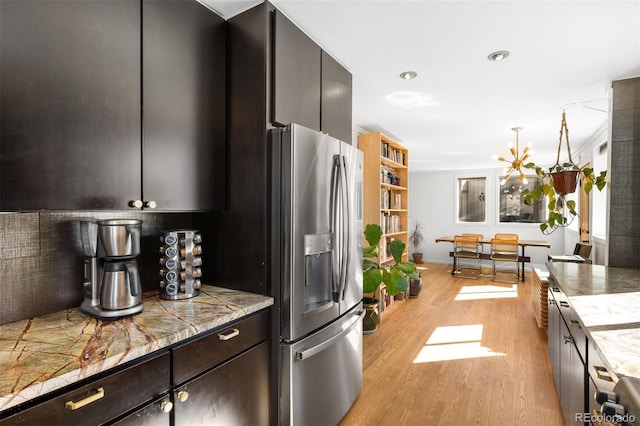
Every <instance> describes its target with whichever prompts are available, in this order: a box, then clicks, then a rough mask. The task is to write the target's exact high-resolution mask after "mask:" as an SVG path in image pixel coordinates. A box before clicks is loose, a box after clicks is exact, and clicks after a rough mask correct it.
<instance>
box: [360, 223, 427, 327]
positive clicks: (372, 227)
mask: <svg viewBox="0 0 640 426" xmlns="http://www.w3.org/2000/svg"><path fill="white" fill-rule="evenodd" d="M364 236H365V239H366V240H367V243H368V244H369V246H368V247H365V248H364V249H363V252H362V257H363V259H362V281H363V293H364V294H365V296H364V298H363V304H364V307H365V310H366V314H365V317H364V322H363V324H364V325H363V332H364V333H365V334H369V333H373V332H375V331H376V330H377V329H378V323H379V321H380V312H379V300H377V299H376V298H375V297H374V293H375V291H376V290H377V289H378V287H379V286H380V284H381V283H383V282H384V283H385V285H386V287H387V293H388V294H389V295H390V296H395V295H397V294H398V293H400V292H406V291H407V288H408V286H409V284H408V281H407V278H415V279H418V278H419V277H420V275H419V274H418V270H417V269H416V265H415V264H414V263H412V262H403V261H402V253H403V252H404V248H405V244H404V242H402V241H400V240H393V241H391V243H390V244H389V248H390V250H391V256H392V257H393V260H392V261H391V262H389V263H386V264H384V265H379V264H378V254H379V247H378V246H379V243H380V238H381V237H382V229H381V228H380V226H379V225H376V224H368V225H367V226H366V228H365V230H364Z"/></svg>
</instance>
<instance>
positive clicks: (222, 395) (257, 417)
mask: <svg viewBox="0 0 640 426" xmlns="http://www.w3.org/2000/svg"><path fill="white" fill-rule="evenodd" d="M180 391H186V392H187V393H188V395H189V396H188V398H187V399H186V401H184V402H180V401H179V400H178V399H177V398H176V401H175V404H174V410H175V417H174V418H175V425H176V426H182V425H184V426H194V425H212V424H225V425H227V424H228V425H231V424H236V425H255V426H258V425H267V424H269V350H268V344H267V343H266V342H263V343H261V344H260V345H258V346H256V347H254V348H253V349H251V350H250V351H248V352H245V353H244V354H242V355H240V356H239V357H236V358H233V359H232V360H230V361H229V362H227V363H225V364H223V365H221V366H220V367H218V368H215V369H213V370H211V371H210V372H208V373H206V374H205V375H203V376H200V377H198V378H197V379H195V380H193V381H191V382H189V383H187V384H186V385H184V386H181V387H180V388H179V389H178V392H180Z"/></svg>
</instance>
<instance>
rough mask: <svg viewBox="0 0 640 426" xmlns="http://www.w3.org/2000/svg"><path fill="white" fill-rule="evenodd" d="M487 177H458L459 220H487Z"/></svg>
mask: <svg viewBox="0 0 640 426" xmlns="http://www.w3.org/2000/svg"><path fill="white" fill-rule="evenodd" d="M486 181H487V178H483V177H477V178H459V179H458V222H474V223H475V222H485V221H486V208H485V205H486V202H485V194H486Z"/></svg>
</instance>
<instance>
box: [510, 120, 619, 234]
mask: <svg viewBox="0 0 640 426" xmlns="http://www.w3.org/2000/svg"><path fill="white" fill-rule="evenodd" d="M563 136H565V137H566V141H567V151H568V154H569V161H567V162H565V163H562V164H560V150H561V147H562V137H563ZM523 167H525V168H527V169H531V170H534V171H535V173H536V175H537V176H538V177H539V178H540V180H541V182H542V183H541V184H540V185H538V186H536V187H535V188H533V189H532V190H528V189H525V190H523V191H522V196H523V197H524V203H525V204H527V205H532V204H533V202H534V201H541V200H542V199H543V198H545V197H546V198H547V200H548V204H547V208H548V211H549V214H548V216H547V218H546V221H545V222H543V223H542V224H541V225H540V230H541V231H542V233H543V234H550V233H552V232H553V231H555V230H556V229H557V228H559V227H564V226H567V225H569V224H570V223H571V222H572V221H573V219H574V218H575V217H576V216H577V214H578V213H577V212H576V202H575V201H574V200H568V199H566V197H565V196H566V195H567V194H570V193H573V192H575V190H576V187H577V183H578V181H579V180H581V181H582V185H583V189H584V191H585V193H586V194H587V195H588V194H589V193H590V192H591V190H592V189H593V187H594V186H595V187H596V188H597V189H598V191H602V189H603V188H604V187H605V186H606V185H607V171H606V170H604V171H601V172H600V173H598V174H596V172H595V171H594V170H593V168H591V167H579V166H578V165H576V164H575V163H574V162H573V159H572V158H571V147H570V146H569V129H568V128H567V120H566V114H565V112H564V111H563V112H562V124H561V127H560V141H559V142H558V156H557V158H556V163H555V164H554V165H553V166H551V167H550V168H549V169H548V170H546V169H544V168H542V167H540V166H537V165H536V164H534V163H528V164H525V165H524V166H523Z"/></svg>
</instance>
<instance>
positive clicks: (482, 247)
mask: <svg viewBox="0 0 640 426" xmlns="http://www.w3.org/2000/svg"><path fill="white" fill-rule="evenodd" d="M462 235H470V236H472V237H478V241H479V244H480V253H483V252H484V245H483V244H482V240H483V239H484V235H483V234H471V233H467V232H465V233H463V234H462Z"/></svg>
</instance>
